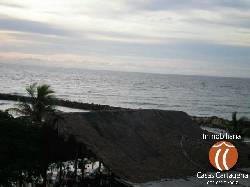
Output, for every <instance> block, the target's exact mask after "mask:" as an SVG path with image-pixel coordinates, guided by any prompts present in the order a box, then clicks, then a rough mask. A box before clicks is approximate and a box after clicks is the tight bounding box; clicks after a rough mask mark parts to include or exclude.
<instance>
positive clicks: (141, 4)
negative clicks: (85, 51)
mask: <svg viewBox="0 0 250 187" xmlns="http://www.w3.org/2000/svg"><path fill="white" fill-rule="evenodd" d="M126 2H127V3H128V4H130V5H131V6H133V7H135V8H137V9H138V10H143V9H144V10H145V9H146V10H154V11H159V10H187V9H206V10H207V9H218V8H234V9H235V8H236V9H249V8H250V2H249V1H247V0H202V1H201V0H188V1H187V0H175V1H172V0H154V1H151V0H138V1H132V0H126Z"/></svg>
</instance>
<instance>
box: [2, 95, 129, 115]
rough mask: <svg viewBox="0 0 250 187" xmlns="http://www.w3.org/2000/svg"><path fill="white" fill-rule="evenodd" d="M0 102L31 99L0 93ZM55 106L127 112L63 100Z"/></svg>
mask: <svg viewBox="0 0 250 187" xmlns="http://www.w3.org/2000/svg"><path fill="white" fill-rule="evenodd" d="M0 100H11V101H26V102H30V100H31V98H30V97H27V96H21V95H12V94H5V93H0ZM55 105H57V106H63V107H69V108H75V109H83V110H92V111H97V110H127V109H125V108H121V107H113V106H109V105H100V104H94V103H80V102H75V101H68V100H63V99H55Z"/></svg>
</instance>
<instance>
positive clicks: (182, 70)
mask: <svg viewBox="0 0 250 187" xmlns="http://www.w3.org/2000/svg"><path fill="white" fill-rule="evenodd" d="M0 62H7V63H11V62H15V63H28V64H29V63H31V64H39V65H40V64H43V65H52V66H64V67H74V68H77V67H79V68H91V69H105V70H107V69H108V70H119V71H137V72H152V73H167V74H169V73H171V74H198V75H213V76H235V77H250V0H174V1H173V0H171V1H170V0H22V1H20V0H0Z"/></svg>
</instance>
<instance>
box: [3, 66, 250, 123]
mask: <svg viewBox="0 0 250 187" xmlns="http://www.w3.org/2000/svg"><path fill="white" fill-rule="evenodd" d="M34 82H38V83H46V84H49V85H51V86H52V88H53V89H54V90H55V91H56V96H57V97H58V98H62V99H67V100H71V101H78V102H87V103H96V104H107V105H112V106H120V107H125V108H142V109H163V110H178V111H184V112H187V113H188V114H190V115H195V116H218V117H223V118H227V119H230V118H231V114H232V112H234V111H237V112H238V113H239V116H248V117H250V79H246V78H223V77H207V76H187V75H162V74H150V73H128V72H115V71H100V70H86V69H77V68H75V69H74V68H63V67H48V66H47V67H42V66H31V65H20V64H18V65H17V64H7V63H0V92H1V93H11V94H21V95H25V87H26V86H28V85H29V84H32V83H34ZM3 104H4V102H3V101H2V105H3ZM0 105H1V104H0Z"/></svg>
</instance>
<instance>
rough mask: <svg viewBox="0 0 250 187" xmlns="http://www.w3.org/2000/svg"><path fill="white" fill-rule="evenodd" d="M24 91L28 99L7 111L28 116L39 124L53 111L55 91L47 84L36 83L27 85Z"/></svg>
mask: <svg viewBox="0 0 250 187" xmlns="http://www.w3.org/2000/svg"><path fill="white" fill-rule="evenodd" d="M26 91H27V93H28V95H29V96H30V101H29V102H27V101H22V102H20V103H18V104H17V107H16V108H11V109H9V111H13V112H15V113H17V114H19V115H22V116H26V117H28V118H29V119H30V120H31V121H32V122H33V123H39V124H41V123H42V122H44V121H45V118H46V117H47V116H48V115H49V114H51V113H54V112H55V105H54V101H55V96H54V93H55V92H54V91H53V90H52V89H51V88H50V86H49V85H47V84H43V85H37V83H34V84H32V85H30V86H29V87H27V88H26Z"/></svg>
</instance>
